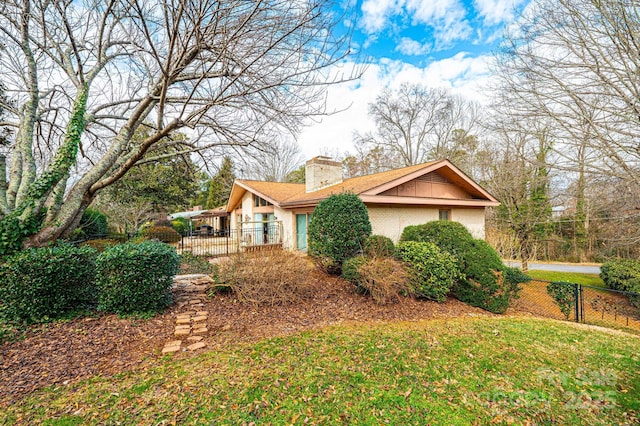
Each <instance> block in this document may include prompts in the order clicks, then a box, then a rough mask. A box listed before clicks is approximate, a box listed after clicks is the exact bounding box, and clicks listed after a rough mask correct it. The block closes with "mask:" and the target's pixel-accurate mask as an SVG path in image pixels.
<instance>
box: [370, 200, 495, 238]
mask: <svg viewBox="0 0 640 426" xmlns="http://www.w3.org/2000/svg"><path fill="white" fill-rule="evenodd" d="M368 210H369V220H370V221H371V227H372V228H373V234H378V235H385V236H387V237H389V238H391V239H392V240H393V241H394V242H397V241H398V240H399V239H400V235H401V234H402V230H403V229H404V228H405V227H406V226H409V225H420V224H423V223H426V222H430V221H432V220H438V210H439V209H438V208H433V207H389V206H383V207H373V206H369V207H368ZM451 219H452V220H455V221H456V222H460V223H462V224H463V225H465V226H466V227H467V229H469V231H470V232H471V234H472V235H473V236H474V237H475V238H484V209H482V208H481V209H462V208H457V209H456V208H454V209H451Z"/></svg>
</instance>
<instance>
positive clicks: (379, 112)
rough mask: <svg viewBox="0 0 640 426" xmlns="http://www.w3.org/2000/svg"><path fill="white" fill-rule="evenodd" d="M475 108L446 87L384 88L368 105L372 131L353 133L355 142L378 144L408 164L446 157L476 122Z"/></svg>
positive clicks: (415, 85) (410, 86) (414, 85)
mask: <svg viewBox="0 0 640 426" xmlns="http://www.w3.org/2000/svg"><path fill="white" fill-rule="evenodd" d="M478 111H479V110H478V108H477V107H476V106H475V105H474V104H473V103H472V102H468V101H465V100H464V99H462V98H461V97H457V96H453V95H451V94H450V93H449V91H448V90H446V89H433V88H428V87H425V86H422V85H420V84H409V83H403V84H402V85H401V86H400V88H399V89H398V90H395V91H394V90H391V89H388V88H387V89H384V90H383V91H382V93H381V94H380V95H379V96H378V97H377V98H376V100H375V102H373V103H371V104H370V105H369V116H370V117H371V118H372V119H373V121H375V123H376V126H377V128H376V131H375V133H372V132H367V133H364V134H361V133H356V134H355V137H354V138H355V141H356V143H359V144H362V145H369V146H379V147H381V148H382V149H383V150H385V151H388V152H391V153H393V154H395V155H397V156H398V157H400V158H401V160H402V165H405V166H410V165H413V164H419V163H423V162H425V161H428V160H432V159H438V158H445V157H448V156H449V155H451V154H452V153H454V152H456V151H458V150H459V149H460V147H459V146H456V143H457V142H458V141H461V140H464V138H459V137H458V138H456V137H455V133H456V132H460V131H461V132H463V133H464V134H465V135H468V134H471V133H472V132H473V131H474V130H475V129H476V126H477V124H478Z"/></svg>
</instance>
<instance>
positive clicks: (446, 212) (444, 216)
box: [438, 209, 451, 220]
mask: <svg viewBox="0 0 640 426" xmlns="http://www.w3.org/2000/svg"><path fill="white" fill-rule="evenodd" d="M438 219H440V220H451V209H440V211H438Z"/></svg>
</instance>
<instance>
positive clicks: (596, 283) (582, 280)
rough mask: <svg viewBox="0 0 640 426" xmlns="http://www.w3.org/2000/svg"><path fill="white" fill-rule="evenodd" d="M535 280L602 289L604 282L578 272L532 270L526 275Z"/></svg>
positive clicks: (598, 278)
mask: <svg viewBox="0 0 640 426" xmlns="http://www.w3.org/2000/svg"><path fill="white" fill-rule="evenodd" d="M527 275H529V276H530V277H531V278H533V279H535V280H544V281H567V282H570V283H575V284H583V285H590V286H593V287H604V282H603V281H602V278H600V276H599V275H598V274H583V273H579V272H556V271H538V270H532V271H529V272H528V273H527Z"/></svg>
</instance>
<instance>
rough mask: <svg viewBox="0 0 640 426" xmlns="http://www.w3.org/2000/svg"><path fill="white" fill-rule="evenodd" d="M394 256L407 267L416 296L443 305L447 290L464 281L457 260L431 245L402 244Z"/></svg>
mask: <svg viewBox="0 0 640 426" xmlns="http://www.w3.org/2000/svg"><path fill="white" fill-rule="evenodd" d="M396 256H397V257H398V259H400V260H402V261H403V262H405V264H406V265H407V266H408V268H409V271H410V275H411V287H412V290H413V292H414V293H415V294H416V295H417V296H418V297H423V298H425V299H431V300H435V301H437V302H444V301H445V300H446V299H447V294H448V293H449V291H450V289H451V288H452V287H453V286H454V285H455V283H456V282H457V281H459V280H461V279H463V278H464V275H463V274H462V272H461V271H460V267H459V266H458V263H457V260H456V258H455V257H453V256H452V255H451V254H449V253H447V252H446V251H442V250H440V249H439V248H438V246H436V245H435V244H433V243H426V242H417V241H402V242H400V243H398V246H397V248H396Z"/></svg>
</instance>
